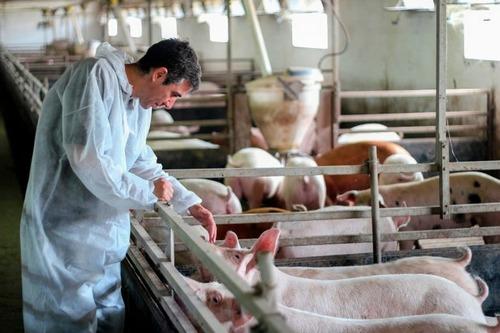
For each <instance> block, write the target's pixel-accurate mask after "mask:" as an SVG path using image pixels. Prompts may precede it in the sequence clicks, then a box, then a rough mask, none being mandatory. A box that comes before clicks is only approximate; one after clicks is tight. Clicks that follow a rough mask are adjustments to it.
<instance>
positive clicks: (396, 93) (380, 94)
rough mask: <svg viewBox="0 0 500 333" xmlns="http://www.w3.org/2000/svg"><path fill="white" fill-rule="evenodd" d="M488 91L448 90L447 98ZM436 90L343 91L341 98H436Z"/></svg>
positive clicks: (486, 92)
mask: <svg viewBox="0 0 500 333" xmlns="http://www.w3.org/2000/svg"><path fill="white" fill-rule="evenodd" d="M489 92H490V91H489V90H488V89H446V95H447V96H472V95H482V94H488V93H489ZM435 96H436V90H435V89H422V90H375V91H342V92H340V97H341V98H397V97H435Z"/></svg>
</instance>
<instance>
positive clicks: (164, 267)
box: [160, 262, 226, 333]
mask: <svg viewBox="0 0 500 333" xmlns="http://www.w3.org/2000/svg"><path fill="white" fill-rule="evenodd" d="M160 272H161V273H162V274H163V275H164V276H165V278H166V279H167V281H168V283H169V284H170V285H171V286H172V287H173V289H174V290H175V293H176V295H177V296H178V297H179V298H180V299H181V301H182V303H183V304H184V306H185V307H186V308H187V309H188V310H189V313H190V314H191V315H192V316H193V317H194V318H195V320H196V322H197V323H198V324H199V325H200V326H201V329H202V330H203V332H209V333H220V332H225V331H226V329H225V328H224V326H222V324H221V323H220V322H219V321H218V320H217V318H216V317H215V315H214V314H213V313H212V312H211V311H210V309H208V307H207V306H206V305H205V304H204V303H203V302H202V301H201V300H200V299H199V298H198V296H196V295H195V293H194V291H193V290H192V289H191V287H190V286H189V285H188V284H187V282H186V281H185V280H184V277H183V276H182V275H181V273H179V271H178V270H177V269H176V268H175V266H174V265H173V264H172V263H170V262H164V263H162V264H161V265H160Z"/></svg>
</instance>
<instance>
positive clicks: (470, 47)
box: [464, 10, 500, 61]
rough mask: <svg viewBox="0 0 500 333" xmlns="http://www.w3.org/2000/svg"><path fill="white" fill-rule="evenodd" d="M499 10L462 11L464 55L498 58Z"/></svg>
mask: <svg viewBox="0 0 500 333" xmlns="http://www.w3.org/2000/svg"><path fill="white" fill-rule="evenodd" d="M498 31H500V11H499V10H468V11H466V12H465V13H464V57H465V58H467V59H481V60H497V61H498V60H500V44H499V43H498V42H497V40H498Z"/></svg>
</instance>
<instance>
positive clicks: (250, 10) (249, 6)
mask: <svg viewBox="0 0 500 333" xmlns="http://www.w3.org/2000/svg"><path fill="white" fill-rule="evenodd" d="M243 6H244V7H245V13H246V14H245V15H246V17H247V18H248V21H249V22H250V27H251V28H252V33H253V36H254V39H255V45H256V46H257V51H258V55H259V65H260V71H261V74H262V76H268V75H271V74H272V73H273V71H272V69H271V61H270V60H269V55H268V54H267V49H266V45H265V44H264V36H263V35H262V30H261V29H260V24H259V18H258V17H257V11H256V10H255V5H254V3H253V0H243Z"/></svg>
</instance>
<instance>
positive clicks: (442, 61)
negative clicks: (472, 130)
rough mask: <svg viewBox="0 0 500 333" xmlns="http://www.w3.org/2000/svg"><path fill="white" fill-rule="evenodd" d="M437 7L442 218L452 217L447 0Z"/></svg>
mask: <svg viewBox="0 0 500 333" xmlns="http://www.w3.org/2000/svg"><path fill="white" fill-rule="evenodd" d="M434 3H435V7H436V66H437V68H436V86H437V89H436V113H437V114H436V165H437V166H438V171H439V204H440V207H441V211H440V215H441V218H442V219H447V218H449V217H450V213H449V205H450V192H449V188H450V171H449V168H448V163H449V160H450V156H449V152H448V140H447V139H446V80H447V70H446V61H447V36H446V24H447V23H446V0H435V2H434Z"/></svg>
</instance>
